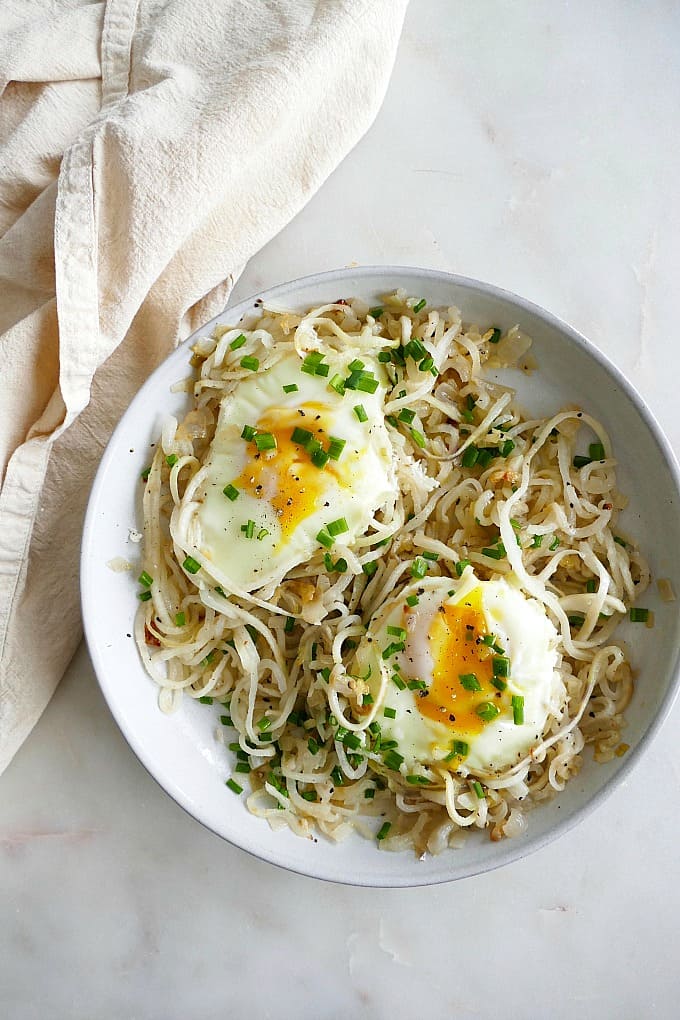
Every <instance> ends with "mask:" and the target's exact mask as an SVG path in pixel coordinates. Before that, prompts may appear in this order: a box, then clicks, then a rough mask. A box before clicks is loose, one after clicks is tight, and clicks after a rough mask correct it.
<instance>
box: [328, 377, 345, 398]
mask: <svg viewBox="0 0 680 1020" xmlns="http://www.w3.org/2000/svg"><path fill="white" fill-rule="evenodd" d="M328 385H329V387H330V388H331V389H332V390H335V392H336V393H338V394H339V395H340V396H342V395H343V394H344V392H345V380H344V379H343V378H342V376H341V375H338V374H337V372H336V374H335V375H334V376H333V377H332V378H331V379H329V380H328Z"/></svg>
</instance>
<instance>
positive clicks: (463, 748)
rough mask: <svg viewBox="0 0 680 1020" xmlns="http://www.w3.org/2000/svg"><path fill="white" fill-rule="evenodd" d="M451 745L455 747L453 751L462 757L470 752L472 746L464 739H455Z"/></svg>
mask: <svg viewBox="0 0 680 1020" xmlns="http://www.w3.org/2000/svg"><path fill="white" fill-rule="evenodd" d="M451 746H452V748H453V753H454V754H456V755H458V756H459V757H461V758H464V757H465V756H466V755H467V754H469V753H470V748H469V746H468V744H466V742H465V741H464V740H454V742H453V744H452V745H451Z"/></svg>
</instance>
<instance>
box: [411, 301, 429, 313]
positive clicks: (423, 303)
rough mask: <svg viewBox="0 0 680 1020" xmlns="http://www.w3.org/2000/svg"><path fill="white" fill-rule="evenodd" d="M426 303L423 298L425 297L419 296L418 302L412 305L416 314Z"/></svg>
mask: <svg viewBox="0 0 680 1020" xmlns="http://www.w3.org/2000/svg"><path fill="white" fill-rule="evenodd" d="M426 304H427V301H426V300H425V298H421V299H420V301H419V302H418V304H417V305H414V306H413V311H414V312H415V313H416V314H418V312H422V310H423V308H424V307H425V305H426Z"/></svg>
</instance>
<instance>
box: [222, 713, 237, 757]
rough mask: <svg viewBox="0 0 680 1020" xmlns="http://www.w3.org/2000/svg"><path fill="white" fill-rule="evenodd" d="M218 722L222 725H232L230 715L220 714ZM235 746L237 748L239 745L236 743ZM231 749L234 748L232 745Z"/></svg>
mask: <svg viewBox="0 0 680 1020" xmlns="http://www.w3.org/2000/svg"><path fill="white" fill-rule="evenodd" d="M220 722H221V723H222V725H223V726H233V725H234V723H233V721H232V718H231V716H230V715H221V716H220ZM229 746H230V747H231V745H229ZM236 746H237V748H238V747H239V745H238V744H237V745H236ZM233 750H234V748H233V747H232V751H233Z"/></svg>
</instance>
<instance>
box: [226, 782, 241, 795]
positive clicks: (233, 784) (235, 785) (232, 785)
mask: <svg viewBox="0 0 680 1020" xmlns="http://www.w3.org/2000/svg"><path fill="white" fill-rule="evenodd" d="M225 785H226V786H228V787H229V789H230V790H232V791H233V792H234V793H243V787H242V786H239V785H238V783H237V782H236V780H235V779H227V781H226V783H225Z"/></svg>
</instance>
